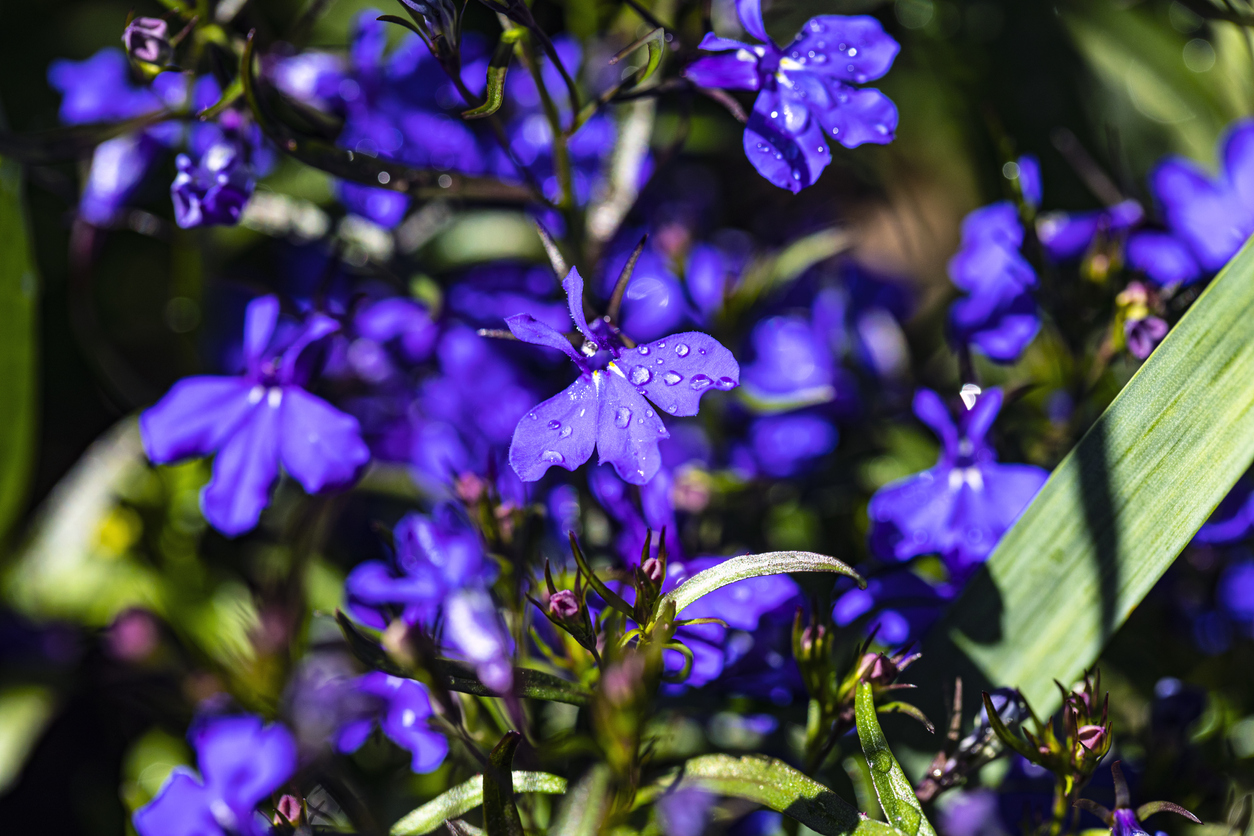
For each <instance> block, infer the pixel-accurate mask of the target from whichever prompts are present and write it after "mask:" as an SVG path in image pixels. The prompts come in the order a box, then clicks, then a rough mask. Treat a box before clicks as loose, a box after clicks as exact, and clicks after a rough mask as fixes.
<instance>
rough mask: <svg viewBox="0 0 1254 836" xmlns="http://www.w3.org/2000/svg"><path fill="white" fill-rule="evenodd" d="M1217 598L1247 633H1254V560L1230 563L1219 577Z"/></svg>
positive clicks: (1229, 615) (1226, 611)
mask: <svg viewBox="0 0 1254 836" xmlns="http://www.w3.org/2000/svg"><path fill="white" fill-rule="evenodd" d="M1216 598H1217V599H1218V601H1219V604H1220V605H1221V606H1222V607H1223V609H1224V612H1225V613H1226V614H1227V615H1228V617H1229V618H1231V619H1232V620H1233V621H1234V622H1236V623H1237V624H1238V625H1239V626H1240V628H1241V630H1242V632H1244V633H1245V634H1246V635H1254V560H1251V559H1249V558H1248V557H1247V558H1245V559H1243V560H1237V561H1235V562H1233V563H1230V564H1228V566H1227V567H1226V568H1225V569H1224V571H1223V574H1222V575H1220V577H1219V585H1218V587H1217V588H1216Z"/></svg>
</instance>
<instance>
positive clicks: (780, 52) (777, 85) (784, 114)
mask: <svg viewBox="0 0 1254 836" xmlns="http://www.w3.org/2000/svg"><path fill="white" fill-rule="evenodd" d="M736 13H737V15H738V16H739V17H740V23H741V25H742V26H743V27H744V29H745V31H746V32H747V33H748V34H750V35H752V36H753V37H754V38H756V39H757V40H758V41H760V43H759V44H749V43H743V42H741V41H734V40H730V39H727V38H720V37H718V36H717V35H715V34H714V33H712V32H711V33H709V34H707V35H706V36H705V38H704V39H703V40H702V41H701V44H700V48H701V49H703V50H706V51H709V52H719V53H721V54H719V55H709V56H705V57H702V58H699V59H697V60H696V61H694V62H693V63H692V64H690V65H689V66H688V68H687V69H686V70H685V71H684V75H685V76H687V77H688V78H689V79H691V80H692V81H693V82H695V83H696V84H697V85H698V86H700V87H714V88H723V89H730V90H756V91H758V96H757V99H756V100H755V101H754V103H753V112H752V114H751V115H750V116H749V123H748V124H747V125H746V126H745V133H744V149H745V154H746V156H748V158H749V162H751V163H752V164H753V167H754V168H756V169H757V170H758V173H759V174H761V175H762V176H763V177H765V178H766V179H767V180H769V181H770V182H771V183H773V184H774V185H776V186H779V187H780V188H782V189H788V190H789V191H791V192H794V193H795V192H799V191H800V190H801V189H803V188H805V187H806V186H809V185H811V184H813V183H814V182H815V181H816V180H817V179H818V177H819V175H820V174H821V173H822V171H823V169H824V168H826V167H827V164H828V163H829V162H831V151H830V150H828V147H827V140H828V138H833V139H835V140H836V141H837V142H839V143H840V144H841V145H843V146H845V147H846V148H855V147H857V146H859V145H861V144H863V143H864V142H871V143H875V144H878V145H883V144H886V143H889V142H892V140H893V138H894V134H895V131H896V130H897V107H896V105H894V104H893V103H892V101H891V100H889V98H888V97H887V96H885V95H884V94H883V93H881V92H880V91H879V90H876V89H874V88H858V87H854V86H853V84H854V83H857V84H865V83H866V82H868V81H874V80H875V79H877V78H880V77H881V76H883V75H884V74H885V73H887V72H888V69H889V68H890V67H891V66H892V64H893V59H894V58H896V57H897V52H898V51H899V50H900V48H901V47H900V46H899V45H898V43H897V42H896V41H895V40H893V38H892V37H891V36H890V35H888V34H886V33H885V32H884V29H883V27H882V26H880V23H879V21H877V20H876V19H875V18H873V17H867V16H865V15H858V16H852V17H849V16H845V15H819V16H817V17H812V18H810V20H809V21H807V22H806V24H805V25H804V26H802V27H801V31H800V32H799V33H798V34H797V37H796V38H794V39H793V41H792V43H790V44H789V45H788V46H786V47H784V48H783V49H781V48H779V47H777V46H776V45H775V43H774V42H773V41H772V40H771V38H770V36H769V35H767V33H766V26H765V25H764V24H763V22H762V4H761V0H736Z"/></svg>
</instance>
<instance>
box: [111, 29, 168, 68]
mask: <svg viewBox="0 0 1254 836" xmlns="http://www.w3.org/2000/svg"><path fill="white" fill-rule="evenodd" d="M122 43H123V44H125V45H126V54H127V55H129V56H131V58H132V59H133V60H134V61H135V62H136V63H137V64H139V65H140V66H141V67H142V68H143V69H144V70H145V71H147V72H151V73H152V74H154V75H155V74H156V73H159V72H160V71H161V70H162V69H164V68H165V66H166V65H167V64H169V63H170V61H171V60H173V58H174V47H172V46H171V45H170V39H169V26H168V25H167V24H166V22H165V21H164V20H162V19H161V18H159V17H137V18H135V19H134V20H132V21H131V22H130V23H129V24H128V25H127V27H126V29H125V30H123V32H122Z"/></svg>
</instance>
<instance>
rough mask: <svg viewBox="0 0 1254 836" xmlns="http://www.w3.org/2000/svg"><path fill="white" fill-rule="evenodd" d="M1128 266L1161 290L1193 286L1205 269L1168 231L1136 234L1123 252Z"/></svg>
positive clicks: (1185, 246)
mask: <svg viewBox="0 0 1254 836" xmlns="http://www.w3.org/2000/svg"><path fill="white" fill-rule="evenodd" d="M1124 257H1125V259H1126V261H1127V262H1128V266H1129V267H1131V268H1133V269H1134V270H1140V271H1141V272H1142V273H1144V274H1145V275H1146V276H1148V277H1149V278H1150V279H1152V280H1153V281H1154V283H1155V284H1157V285H1158V286H1159V287H1168V286H1170V285H1186V284H1192V283H1193V282H1195V281H1197V280H1198V279H1200V278H1202V268H1201V266H1200V265H1198V263H1197V259H1195V258H1194V257H1193V253H1192V252H1191V251H1190V250H1189V247H1188V245H1187V244H1185V243H1184V242H1183V241H1181V240H1180V239H1179V238H1177V237H1176V236H1174V235H1171V234H1169V233H1166V232H1151V231H1143V232H1135V233H1133V234H1132V235H1130V236H1128V245H1127V248H1126V250H1125V253H1124Z"/></svg>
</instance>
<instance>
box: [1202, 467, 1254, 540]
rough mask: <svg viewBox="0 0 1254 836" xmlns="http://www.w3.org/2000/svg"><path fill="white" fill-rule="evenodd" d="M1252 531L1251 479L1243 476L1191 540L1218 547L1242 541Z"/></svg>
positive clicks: (1253, 499)
mask: <svg viewBox="0 0 1254 836" xmlns="http://www.w3.org/2000/svg"><path fill="white" fill-rule="evenodd" d="M1251 531H1254V479H1252V478H1251V477H1250V475H1249V474H1246V475H1245V476H1242V477H1241V478H1240V479H1238V480H1237V483H1236V484H1235V485H1233V487H1232V490H1230V491H1228V495H1227V496H1225V497H1224V498H1223V501H1222V502H1220V503H1219V507H1218V508H1216V509H1215V510H1214V511H1213V512H1212V513H1211V515H1210V519H1208V520H1207V521H1206V522H1205V523H1203V525H1202V527H1201V528H1199V529H1198V531H1197V534H1195V535H1194V536H1193V540H1194V541H1195V542H1198V543H1207V544H1209V545H1214V546H1221V545H1227V544H1230V543H1236V542H1239V541H1241V540H1244V539H1245V538H1246V537H1248V536H1249V535H1250V532H1251Z"/></svg>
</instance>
